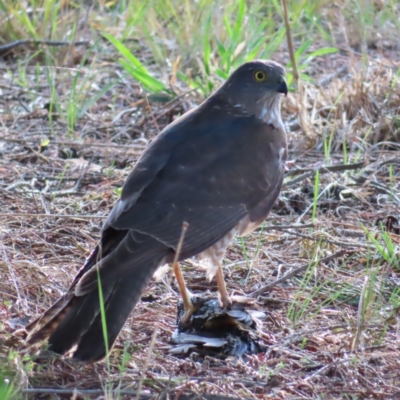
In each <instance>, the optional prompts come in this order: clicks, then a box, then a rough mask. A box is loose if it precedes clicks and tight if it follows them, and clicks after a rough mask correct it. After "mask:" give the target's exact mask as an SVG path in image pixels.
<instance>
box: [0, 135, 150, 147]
mask: <svg viewBox="0 0 400 400" xmlns="http://www.w3.org/2000/svg"><path fill="white" fill-rule="evenodd" d="M0 141H4V142H8V143H21V144H27V143H29V142H32V141H35V139H31V140H25V139H10V138H6V137H0ZM50 143H51V144H60V145H62V146H81V147H82V146H84V147H88V146H92V147H109V148H113V149H132V150H134V149H135V150H136V149H140V150H144V149H145V148H146V147H147V146H142V145H123V144H112V143H110V144H106V143H92V142H89V143H88V142H72V141H71V142H68V141H62V140H52V139H50Z"/></svg>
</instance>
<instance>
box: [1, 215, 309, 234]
mask: <svg viewBox="0 0 400 400" xmlns="http://www.w3.org/2000/svg"><path fill="white" fill-rule="evenodd" d="M0 215H1V214H0ZM316 225H317V224H303V225H299V224H297V225H270V226H264V231H286V230H287V229H306V228H315V226H316Z"/></svg>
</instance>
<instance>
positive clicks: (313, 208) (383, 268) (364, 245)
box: [0, 0, 400, 400]
mask: <svg viewBox="0 0 400 400" xmlns="http://www.w3.org/2000/svg"><path fill="white" fill-rule="evenodd" d="M288 8H289V20H290V26H291V31H292V38H293V43H294V56H295V61H296V64H297V68H298V71H299V74H300V84H301V85H302V87H301V88H302V93H301V96H300V95H299V92H298V90H297V89H298V86H297V82H296V80H295V79H294V78H293V71H292V68H291V63H290V58H289V54H288V50H287V44H286V36H285V24H284V21H283V13H282V7H281V3H280V1H278V0H272V1H270V2H265V1H261V0H255V1H252V2H247V1H244V0H228V1H222V0H218V1H211V0H199V1H196V2H195V1H186V0H185V1H178V0H167V1H164V0H148V1H139V0H132V1H113V0H112V1H108V2H105V1H99V2H96V3H95V4H94V5H93V7H91V8H87V7H84V6H82V5H81V4H80V3H79V2H78V3H72V2H69V1H63V2H60V1H59V0H36V1H30V2H10V1H1V0H0V21H1V23H0V44H1V43H9V42H11V41H13V40H19V39H27V38H28V39H36V40H50V41H64V42H65V45H64V46H60V47H59V46H57V47H55V46H52V45H51V44H46V43H43V44H38V45H33V44H29V45H27V46H22V47H18V48H15V49H13V50H12V52H11V53H9V54H8V55H5V60H4V63H3V64H2V66H1V68H2V71H3V74H2V75H1V78H0V88H1V89H0V90H2V95H3V96H4V100H5V101H1V102H0V113H1V117H0V177H1V178H0V188H1V191H2V193H4V199H5V200H4V206H3V211H2V213H3V214H2V216H0V218H1V228H0V236H1V246H0V254H1V256H0V275H1V277H2V282H0V298H2V299H3V300H1V301H0V314H1V321H3V322H2V323H1V326H0V361H1V367H0V376H1V378H0V398H1V399H3V398H4V399H6V400H8V399H11V398H21V397H23V396H26V397H27V398H34V395H33V394H27V393H25V392H23V391H24V390H26V389H28V388H31V387H35V388H38V387H42V388H43V387H44V388H50V389H60V388H71V387H78V388H79V389H80V390H81V391H82V393H83V395H82V396H86V398H96V396H97V397H99V396H101V394H97V395H95V394H93V393H91V392H88V390H93V389H100V390H103V391H104V392H105V393H106V396H108V397H109V398H114V397H115V398H118V396H120V397H122V396H123V395H122V393H125V392H129V391H130V393H132V392H134V391H135V390H136V389H138V388H139V389H140V388H142V391H143V393H151V394H159V393H162V392H163V393H169V392H172V394H171V393H170V394H169V395H170V397H171V398H175V397H176V395H177V392H176V391H175V389H176V390H177V391H178V392H179V391H185V390H186V391H194V392H198V393H218V394H221V395H230V396H234V397H236V398H256V397H257V398H268V396H269V397H270V398H272V397H274V398H282V399H294V398H301V397H303V398H312V399H320V398H326V399H337V398H357V399H361V398H367V397H368V396H371V397H373V396H375V397H377V398H387V397H389V396H390V395H392V394H394V393H395V392H396V391H397V390H398V387H399V385H400V381H399V375H398V374H397V372H396V371H398V367H399V366H398V359H399V355H400V354H399V350H398V349H399V348H400V344H399V339H398V335H397V332H398V328H399V327H398V312H399V301H400V297H399V295H400V293H399V289H398V282H399V279H400V277H399V269H400V263H399V257H400V256H399V254H400V250H399V247H400V239H399V235H400V232H399V231H398V229H399V228H398V225H396V221H397V224H398V223H400V221H399V218H398V206H399V204H398V195H397V193H399V192H400V165H399V162H398V157H397V153H396V151H397V152H398V150H399V148H398V145H396V143H398V139H399V137H400V136H399V135H400V124H399V121H400V119H399V114H400V111H399V106H398V105H399V103H400V81H399V73H400V69H399V68H398V67H396V60H397V58H398V47H396V46H398V44H397V42H396V38H397V36H398V34H397V33H398V32H399V30H400V23H399V20H400V19H399V16H400V9H399V5H398V2H395V1H393V0H390V1H387V2H366V1H364V0H353V1H350V0H340V1H337V2H334V3H332V2H328V1H317V0H313V1H305V0H293V1H289V3H288ZM81 40H88V41H89V43H87V44H83V45H73V44H72V42H74V41H81ZM0 53H1V50H0ZM1 55H2V53H1V54H0V56H1ZM253 58H273V59H274V60H276V61H278V62H280V63H281V64H283V65H285V66H286V67H287V69H288V82H289V83H290V94H289V96H288V97H287V98H286V99H284V101H283V104H282V113H283V119H284V121H285V122H286V123H287V131H288V138H289V154H290V159H291V160H293V161H295V164H294V166H293V167H292V168H295V169H296V168H299V169H301V168H313V169H316V170H318V171H317V172H312V175H309V176H308V177H305V178H304V179H302V180H300V181H299V182H298V183H296V184H295V185H292V186H286V187H284V189H283V191H282V193H281V196H280V201H279V202H278V203H277V205H276V206H275V207H274V209H273V211H272V213H271V215H270V217H269V218H268V220H267V222H266V223H265V225H263V227H262V228H260V229H259V230H258V231H257V232H255V233H253V234H252V235H251V236H249V237H246V238H244V239H243V240H241V239H238V240H236V241H235V243H234V244H233V245H232V246H230V248H229V250H228V252H227V255H226V258H225V260H224V264H225V265H229V266H234V268H227V283H228V289H229V291H230V292H232V293H233V294H246V293H250V292H252V291H254V290H257V289H258V288H260V287H261V286H262V285H264V284H268V283H270V282H273V281H274V280H275V279H277V278H279V277H281V276H282V275H284V274H285V273H287V272H289V271H290V270H291V269H293V268H296V267H297V266H298V265H303V264H307V263H308V264H309V268H308V269H307V270H306V271H305V272H304V273H302V274H300V275H299V276H298V277H295V278H292V279H290V280H288V281H287V282H284V283H283V284H281V285H278V286H276V287H275V288H274V289H272V290H271V291H270V292H269V293H267V294H266V295H263V296H260V298H259V299H258V302H257V307H259V309H260V310H263V311H266V310H267V311H268V318H267V320H266V321H264V322H263V323H262V330H263V333H264V335H263V339H262V340H263V341H264V344H265V345H266V347H267V349H268V350H267V352H266V353H265V354H261V355H259V356H257V357H250V358H249V361H248V362H247V363H244V362H236V361H234V360H230V361H228V362H221V361H220V360H217V359H214V358H207V359H206V360H204V359H198V358H196V357H192V358H187V359H183V360H178V359H176V358H175V357H172V356H171V355H170V354H169V353H168V345H169V338H170V336H171V334H172V331H173V329H174V324H175V314H176V304H177V301H178V298H177V296H175V295H174V294H173V293H171V292H170V291H169V290H168V289H167V288H166V287H165V286H164V285H163V284H162V283H160V282H152V283H151V284H150V287H149V288H148V290H147V293H146V295H151V296H150V297H154V298H157V299H158V300H157V301H148V302H145V301H143V302H141V303H140V304H139V305H138V306H137V308H136V309H135V311H134V313H133V316H132V318H131V319H130V320H129V322H128V323H127V324H126V326H125V328H124V330H123V332H122V334H121V337H120V338H119V339H118V342H117V344H116V347H115V348H114V349H113V351H111V352H110V354H109V357H107V362H103V363H99V364H96V365H94V366H79V367H78V366H74V365H72V364H71V363H70V362H69V361H68V360H56V361H54V360H47V361H46V360H40V359H39V360H38V359H36V358H35V357H34V356H32V350H26V349H25V347H24V343H23V340H22V337H21V336H19V335H20V334H19V333H18V328H19V327H21V326H19V325H18V324H17V325H14V324H15V323H14V322H10V321H13V320H14V319H15V318H23V317H25V316H28V317H29V318H30V319H32V317H33V316H36V315H37V314H38V313H39V312H41V311H43V310H44V308H46V307H48V306H49V305H50V304H51V303H52V301H54V300H55V299H56V298H57V297H58V296H59V295H60V294H61V293H62V292H64V291H65V290H66V288H67V287H68V285H69V283H70V281H71V280H72V277H73V276H74V274H75V273H76V271H77V269H78V268H79V267H80V265H81V264H82V262H83V259H84V258H85V256H86V255H87V254H88V253H89V252H90V250H91V249H92V248H93V246H94V245H95V243H96V242H97V239H98V233H99V229H100V227H101V225H102V223H103V221H104V216H105V215H107V214H108V212H109V209H110V208H111V206H112V204H113V203H114V202H115V200H116V199H117V198H118V195H119V194H120V188H121V185H122V183H123V181H124V179H125V178H126V176H127V175H128V173H129V171H130V169H131V166H132V164H133V163H134V162H135V161H136V160H137V158H138V157H139V156H140V154H141V153H142V151H143V149H144V148H145V146H146V145H147V144H148V143H149V142H150V141H151V140H152V139H153V138H154V137H155V136H156V135H157V134H158V132H159V131H160V129H162V128H163V127H164V126H165V125H167V124H168V123H169V122H171V121H172V120H173V119H174V118H176V117H177V116H178V115H181V114H182V113H184V112H186V111H188V110H189V109H191V108H192V107H193V106H195V105H197V104H199V103H200V102H201V101H202V99H204V97H206V96H208V95H209V94H210V93H211V92H212V91H213V90H215V89H216V88H217V87H218V86H219V85H220V84H221V83H222V82H223V81H224V80H225V79H226V77H227V76H228V75H229V73H230V72H232V70H233V69H234V68H236V67H237V66H238V65H240V64H241V63H243V62H245V61H247V60H250V59H253ZM300 112H304V113H305V118H304V119H303V118H302V117H300ZM308 131H312V132H313V135H314V139H313V141H311V142H310V141H307V140H306V138H305V132H308ZM385 143H386V144H385ZM396 146H397V147H396ZM67 155H68V156H67ZM360 160H367V162H366V163H365V165H364V167H363V168H362V169H359V170H356V171H353V170H347V171H344V172H343V171H342V172H331V173H326V172H325V171H324V170H323V169H319V168H320V167H321V166H323V165H328V166H332V165H337V164H351V163H353V162H358V161H360ZM299 173H301V172H299ZM290 179H292V177H288V178H287V180H286V181H288V180H290ZM19 213H22V214H24V215H25V217H16V216H15V215H16V214H19ZM38 213H41V214H45V215H46V214H52V215H53V216H50V215H49V217H45V218H44V217H41V218H38V217H33V216H31V215H33V214H38ZM4 214H8V215H4ZM55 214H58V215H60V216H59V217H57V218H55V217H54V215H55ZM13 215H14V216H13ZM66 215H72V217H68V218H66V217H65V216H66ZM90 216H92V217H90ZM299 223H304V224H312V229H309V228H306V229H298V228H295V229H293V228H292V229H289V228H287V229H281V230H274V229H272V228H271V226H272V225H298V224H299ZM339 249H349V250H352V251H353V253H351V255H348V256H342V257H340V258H338V259H335V260H332V261H330V262H329V263H320V262H319V260H320V259H322V258H323V257H325V256H327V255H329V254H333V253H335V252H336V251H338V250H339ZM243 260H245V261H246V263H243ZM204 275H205V274H204V273H203V271H201V270H198V269H197V268H192V269H190V271H189V270H188V272H187V273H185V277H187V278H188V282H189V288H191V289H192V290H193V291H194V292H197V293H203V292H204V291H205V290H206V289H208V288H211V289H212V290H213V291H215V284H214V283H211V284H209V283H208V282H207V280H206V278H205V276H204ZM102 313H103V315H104V309H103V310H102ZM155 321H157V324H159V325H158V330H157V331H158V333H157V335H154V326H155ZM103 322H104V324H103V329H104V330H105V331H106V326H105V325H106V321H103ZM151 338H152V339H151ZM206 364H207V368H206V367H205V365H206ZM350 376H351V377H353V378H354V379H353V380H352V381H351V382H350V381H349V379H347V377H350ZM3 377H4V378H3ZM102 388H103V389H102ZM85 391H86V392H85ZM146 391H147V392H146ZM72 395H73V394H72V392H71V394H70V396H72ZM130 396H131V397H132V396H136V395H132V394H130Z"/></svg>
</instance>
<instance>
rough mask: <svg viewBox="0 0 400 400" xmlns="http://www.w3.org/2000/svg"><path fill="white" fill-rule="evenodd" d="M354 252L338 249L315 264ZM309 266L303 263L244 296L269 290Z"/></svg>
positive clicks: (353, 251) (254, 295) (252, 295)
mask: <svg viewBox="0 0 400 400" xmlns="http://www.w3.org/2000/svg"><path fill="white" fill-rule="evenodd" d="M355 252H356V250H340V251H338V252H336V253H335V254H332V255H331V256H328V257H324V258H321V259H320V260H318V261H317V264H321V263H326V262H329V261H331V260H334V259H335V258H338V257H341V256H343V255H345V254H353V253H355ZM311 262H312V261H311ZM309 266H310V263H306V264H303V265H301V266H300V267H298V268H296V269H294V270H293V271H291V272H288V273H287V274H285V275H284V276H282V278H279V279H277V280H276V281H274V282H271V283H269V284H268V285H265V286H263V287H262V288H260V289H257V290H255V291H254V292H252V293H250V294H248V295H247V296H246V297H257V296H258V295H260V294H262V293H265V292H267V291H269V290H270V289H272V288H273V287H274V286H276V285H279V284H280V283H282V282H285V281H287V280H288V279H290V278H292V277H293V276H295V275H297V274H299V273H301V272H303V271H305V270H306V269H307V268H308V267H309Z"/></svg>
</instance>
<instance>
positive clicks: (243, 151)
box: [27, 60, 288, 362]
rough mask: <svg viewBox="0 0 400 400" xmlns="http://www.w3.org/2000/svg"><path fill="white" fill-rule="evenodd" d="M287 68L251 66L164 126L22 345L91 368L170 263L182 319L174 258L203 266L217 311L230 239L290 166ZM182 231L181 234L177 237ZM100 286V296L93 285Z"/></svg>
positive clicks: (250, 225)
mask: <svg viewBox="0 0 400 400" xmlns="http://www.w3.org/2000/svg"><path fill="white" fill-rule="evenodd" d="M287 92H288V88H287V84H286V81H285V70H284V68H283V67H282V66H281V65H279V64H277V63H275V62H273V61H264V60H255V61H251V62H247V63H245V64H243V65H242V66H240V67H239V68H238V69H236V70H235V71H234V72H233V73H232V74H231V76H230V77H229V79H228V80H227V81H226V82H225V83H224V84H223V85H222V86H221V87H220V88H219V89H218V90H217V91H216V92H215V93H213V94H212V95H211V96H210V97H209V98H208V99H207V100H205V101H204V102H203V103H202V104H201V105H200V106H198V107H197V108H196V109H194V110H191V111H189V112H187V113H186V114H184V115H183V116H181V117H180V118H178V119H177V120H175V121H174V122H173V123H171V124H170V125H168V126H167V127H166V128H165V129H164V130H163V131H162V132H161V133H160V134H159V135H158V137H157V138H156V139H155V140H154V141H153V142H152V143H151V144H150V146H149V147H148V148H147V149H146V150H145V151H144V153H143V154H142V156H141V157H140V159H139V160H138V162H137V163H136V165H135V167H134V168H133V170H132V172H131V173H130V175H129V176H128V178H127V179H126V181H125V183H124V186H123V189H122V194H121V198H120V199H119V200H118V201H117V203H116V204H115V206H114V207H113V209H112V211H111V212H110V215H109V216H108V219H107V220H106V222H105V224H104V226H103V228H102V233H101V239H100V242H99V244H98V246H97V247H96V248H95V249H94V251H93V252H92V254H91V255H90V256H89V258H88V259H87V261H86V263H85V264H84V266H83V267H82V268H81V270H80V271H79V272H78V274H77V276H76V277H75V279H74V280H73V282H72V284H71V286H70V288H69V289H68V291H67V293H66V294H65V295H63V296H62V297H61V298H60V299H58V300H57V301H56V302H55V303H54V304H53V305H52V306H51V307H50V308H49V309H48V310H47V311H45V312H44V314H43V315H42V316H40V317H39V318H38V319H37V320H35V321H33V322H32V323H30V324H29V325H28V326H27V330H28V332H29V336H28V339H27V341H28V343H29V344H33V343H36V342H38V341H40V340H44V339H47V340H48V343H49V349H50V350H52V351H54V352H56V353H59V354H65V353H67V352H69V351H70V350H71V349H72V348H73V347H74V346H76V348H75V351H74V353H73V357H74V358H75V359H78V360H82V361H91V362H94V361H98V360H100V359H102V358H104V357H105V356H106V354H107V351H108V349H106V341H105V338H104V335H103V328H102V312H101V305H100V300H99V297H100V296H101V297H102V301H103V304H104V309H103V310H104V313H103V315H105V321H106V327H107V335H108V338H107V339H108V340H107V343H108V345H109V346H112V345H113V343H114V342H115V340H116V338H117V336H118V334H119V332H120V331H121V329H122V327H123V325H124V323H125V321H126V320H127V318H128V316H129V314H130V313H131V311H132V309H133V308H134V307H135V305H136V303H137V302H138V301H139V299H140V297H141V294H142V292H143V291H144V289H145V287H146V285H147V284H148V282H149V281H150V279H151V277H152V275H153V274H154V272H155V271H156V270H157V268H158V267H160V266H161V265H164V264H166V263H174V264H173V265H174V272H175V274H176V277H177V281H178V285H179V288H180V291H181V294H182V297H183V302H184V306H185V311H186V314H185V316H184V319H187V318H188V316H190V314H191V312H192V311H193V307H192V304H191V302H190V293H189V292H188V291H187V289H186V286H185V283H184V281H183V277H182V275H181V272H180V269H179V266H178V261H182V260H184V259H187V258H189V257H193V256H196V255H200V256H201V257H205V258H207V259H208V260H209V271H208V272H209V275H211V276H215V277H216V281H217V285H218V290H219V293H220V300H221V302H222V306H223V307H229V306H230V304H231V300H230V298H229V295H228V293H227V289H226V285H225V281H224V277H223V272H222V266H221V260H222V258H223V256H224V253H225V250H226V248H227V246H228V245H229V243H230V242H231V241H232V239H233V238H234V237H235V235H246V234H248V233H249V232H251V231H253V230H254V229H256V228H257V227H258V226H260V224H261V223H262V222H263V221H264V219H265V218H266V217H267V215H268V213H269V212H270V210H271V208H272V206H273V204H274V202H275V201H276V199H277V197H278V195H279V192H280V190H281V186H282V181H283V176H284V163H285V161H286V159H287V143H286V133H285V129H284V126H283V123H282V119H281V112H280V101H281V97H282V96H281V94H285V95H286V94H287ZM183 233H184V234H183ZM100 287H101V291H100V290H99V288H100Z"/></svg>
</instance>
